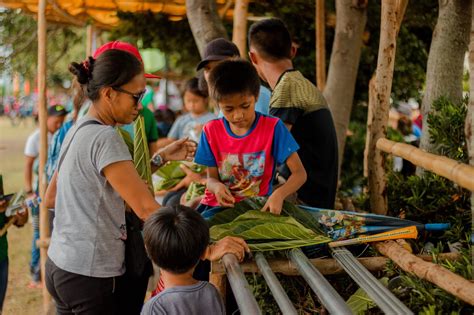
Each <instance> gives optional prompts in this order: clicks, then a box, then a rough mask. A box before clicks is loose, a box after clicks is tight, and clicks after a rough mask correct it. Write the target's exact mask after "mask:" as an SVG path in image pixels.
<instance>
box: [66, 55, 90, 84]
mask: <svg viewBox="0 0 474 315" xmlns="http://www.w3.org/2000/svg"><path fill="white" fill-rule="evenodd" d="M94 61H95V60H94V58H92V57H89V58H87V59H86V60H84V61H83V62H82V63H77V62H72V63H71V64H70V65H69V71H70V72H71V73H72V74H74V75H75V76H76V78H77V82H79V83H80V84H87V83H88V82H89V80H90V79H91V78H92V71H93V69H94Z"/></svg>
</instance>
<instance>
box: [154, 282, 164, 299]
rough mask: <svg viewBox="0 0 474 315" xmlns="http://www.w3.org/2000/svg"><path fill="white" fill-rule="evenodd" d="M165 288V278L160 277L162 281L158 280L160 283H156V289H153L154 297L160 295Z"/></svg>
mask: <svg viewBox="0 0 474 315" xmlns="http://www.w3.org/2000/svg"><path fill="white" fill-rule="evenodd" d="M164 290H165V284H164V283H163V279H161V278H160V281H158V284H157V285H156V288H155V290H153V292H151V296H152V297H153V296H155V295H158V294H160V293H161V292H163V291H164Z"/></svg>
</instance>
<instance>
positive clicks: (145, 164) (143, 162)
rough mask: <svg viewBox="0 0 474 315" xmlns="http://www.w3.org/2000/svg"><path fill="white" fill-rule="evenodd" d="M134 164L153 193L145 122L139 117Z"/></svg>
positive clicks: (137, 120) (134, 148) (135, 127)
mask: <svg viewBox="0 0 474 315" xmlns="http://www.w3.org/2000/svg"><path fill="white" fill-rule="evenodd" d="M133 131H134V134H135V136H134V139H133V164H134V165H135V168H136V169H137V172H138V175H140V178H141V179H143V180H145V181H146V182H147V185H148V188H149V189H150V192H151V193H153V192H154V191H153V182H152V180H151V164H150V153H149V151H148V140H147V138H146V134H145V122H144V120H143V116H141V115H140V116H138V118H137V119H136V120H135V123H134V124H133Z"/></svg>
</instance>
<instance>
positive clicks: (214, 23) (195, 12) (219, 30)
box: [186, 0, 228, 57]
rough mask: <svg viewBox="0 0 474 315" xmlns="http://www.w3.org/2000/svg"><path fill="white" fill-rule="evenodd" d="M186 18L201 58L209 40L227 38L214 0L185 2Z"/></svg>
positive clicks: (188, 0) (187, 0)
mask: <svg viewBox="0 0 474 315" xmlns="http://www.w3.org/2000/svg"><path fill="white" fill-rule="evenodd" d="M186 16H187V17H188V21H189V26H190V27H191V31H192V32H193V36H194V40H195V41H196V45H197V47H198V49H199V54H200V55H201V57H202V56H203V54H204V48H205V47H206V44H207V43H209V42H210V41H211V40H213V39H216V38H219V37H223V38H228V37H227V33H226V31H225V28H224V24H222V20H221V19H220V17H219V15H218V13H217V8H216V1H215V0H186Z"/></svg>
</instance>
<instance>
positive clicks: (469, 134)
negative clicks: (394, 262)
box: [465, 4, 474, 263]
mask: <svg viewBox="0 0 474 315" xmlns="http://www.w3.org/2000/svg"><path fill="white" fill-rule="evenodd" d="M471 12H472V17H474V4H473V5H472V8H471ZM471 21H472V22H471V44H470V45H469V73H470V76H469V78H470V79H469V82H470V94H469V95H470V96H469V107H468V111H467V117H466V125H465V126H466V141H467V150H468V153H469V164H470V165H473V166H474V136H473V129H474V19H471ZM471 220H474V192H472V193H471ZM473 223H474V221H473ZM471 229H472V232H473V233H474V224H471ZM471 255H472V260H471V263H472V262H474V250H473V251H471Z"/></svg>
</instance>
